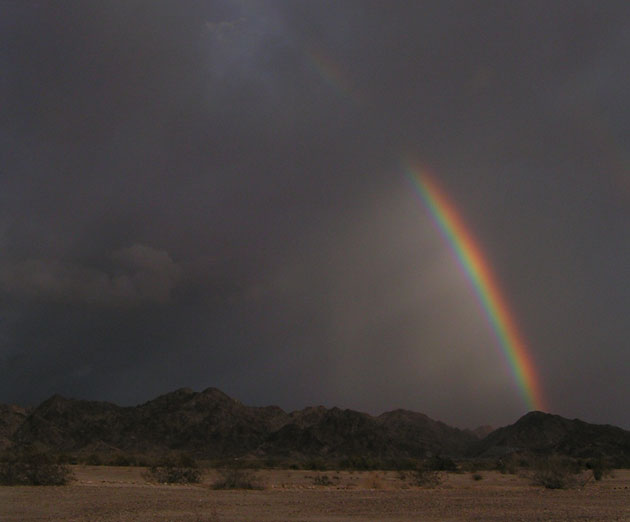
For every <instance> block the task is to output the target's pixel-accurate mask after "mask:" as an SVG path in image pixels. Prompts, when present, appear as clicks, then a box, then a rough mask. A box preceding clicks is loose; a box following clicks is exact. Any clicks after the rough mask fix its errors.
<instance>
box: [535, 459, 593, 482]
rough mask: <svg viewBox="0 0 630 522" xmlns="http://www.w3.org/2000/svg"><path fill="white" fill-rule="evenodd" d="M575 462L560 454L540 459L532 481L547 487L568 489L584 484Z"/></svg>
mask: <svg viewBox="0 0 630 522" xmlns="http://www.w3.org/2000/svg"><path fill="white" fill-rule="evenodd" d="M578 471H579V470H578V469H576V466H575V463H574V462H571V461H569V460H567V459H563V458H561V457H558V456H555V455H553V456H550V457H547V458H543V459H539V460H538V461H537V463H536V464H535V467H534V472H533V475H532V482H533V484H534V485H536V486H543V487H545V488H547V489H567V488H573V487H577V486H581V485H583V482H582V481H580V477H579V475H578Z"/></svg>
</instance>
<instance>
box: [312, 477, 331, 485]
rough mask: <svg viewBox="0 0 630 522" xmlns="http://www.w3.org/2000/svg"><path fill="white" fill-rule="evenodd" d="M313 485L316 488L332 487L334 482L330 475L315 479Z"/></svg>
mask: <svg viewBox="0 0 630 522" xmlns="http://www.w3.org/2000/svg"><path fill="white" fill-rule="evenodd" d="M313 484H314V485H316V486H332V485H333V481H332V480H330V477H329V476H328V475H317V476H316V477H315V478H314V479H313Z"/></svg>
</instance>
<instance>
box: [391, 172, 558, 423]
mask: <svg viewBox="0 0 630 522" xmlns="http://www.w3.org/2000/svg"><path fill="white" fill-rule="evenodd" d="M403 167H404V171H405V175H406V177H407V178H408V179H409V181H410V182H411V183H412V185H413V187H414V189H415V191H416V192H417V194H418V195H419V196H420V199H421V200H422V201H423V203H424V204H425V205H426V207H427V208H428V210H429V212H430V213H431V216H432V217H433V220H434V221H435V223H436V224H437V226H438V228H439V229H440V231H441V232H442V234H443V235H444V237H445V239H446V240H447V242H448V243H449V245H450V246H451V248H452V250H453V252H454V253H455V255H456V257H457V259H458V261H459V264H460V266H461V267H462V269H463V270H464V272H465V273H466V276H467V277H468V279H469V280H470V282H471V284H472V286H473V287H474V290H475V293H476V295H477V297H478V299H479V301H480V303H481V306H482V307H483V310H484V312H485V314H486V316H487V318H488V321H489V323H490V325H491V327H492V329H493V331H494V333H495V335H496V337H497V339H498V341H499V344H500V346H501V350H502V352H503V355H504V356H505V359H506V361H507V363H508V365H509V367H510V370H511V372H512V374H513V376H514V378H515V380H516V383H517V385H518V388H519V390H520V392H521V395H522V397H523V400H524V401H525V403H526V404H527V406H528V407H529V409H532V410H545V409H546V407H545V400H544V397H543V392H542V387H541V385H540V382H539V379H538V374H537V372H536V367H535V365H534V362H533V360H532V357H531V354H530V353H529V350H528V348H527V344H526V343H525V340H524V339H523V336H522V335H521V333H520V331H519V329H518V327H517V325H516V321H515V320H514V317H513V315H512V312H511V311H510V308H509V306H508V304H507V302H506V301H505V299H504V298H503V295H502V293H501V290H500V288H499V286H498V284H497V282H496V278H495V277H494V275H493V273H492V269H491V267H490V265H489V263H488V262H487V260H486V258H485V256H484V255H483V252H482V251H481V249H480V247H479V244H478V243H477V241H476V240H475V238H474V237H473V235H472V234H471V232H470V231H469V230H468V227H466V225H465V223H464V221H463V220H462V218H461V217H460V215H459V213H458V212H457V210H456V208H455V206H454V205H453V203H452V202H451V201H450V200H449V199H448V197H447V196H446V194H445V193H444V192H443V191H442V189H441V188H440V186H439V185H438V183H437V182H436V181H435V179H434V178H433V177H432V176H431V175H430V174H429V172H427V171H426V170H423V169H421V168H418V167H415V166H414V165H413V163H411V162H410V161H408V160H405V161H403Z"/></svg>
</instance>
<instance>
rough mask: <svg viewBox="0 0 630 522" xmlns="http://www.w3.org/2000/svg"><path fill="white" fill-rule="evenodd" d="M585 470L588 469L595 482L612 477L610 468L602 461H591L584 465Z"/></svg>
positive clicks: (600, 459)
mask: <svg viewBox="0 0 630 522" xmlns="http://www.w3.org/2000/svg"><path fill="white" fill-rule="evenodd" d="M586 469H590V470H591V472H592V473H593V478H594V479H595V480H597V481H599V480H602V479H603V478H604V477H608V476H611V475H612V468H611V466H610V465H609V464H608V462H606V461H605V460H604V459H602V458H599V459H593V460H590V461H589V462H587V463H586Z"/></svg>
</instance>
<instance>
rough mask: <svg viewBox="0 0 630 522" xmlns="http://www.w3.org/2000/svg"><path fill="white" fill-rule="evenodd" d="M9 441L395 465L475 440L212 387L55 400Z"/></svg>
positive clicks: (429, 425) (454, 450)
mask: <svg viewBox="0 0 630 522" xmlns="http://www.w3.org/2000/svg"><path fill="white" fill-rule="evenodd" d="M10 440H11V441H12V442H13V443H14V444H17V445H32V444H36V445H38V446H40V447H47V448H50V449H52V450H54V451H59V452H64V453H73V454H84V455H85V454H90V453H118V452H125V453H136V454H151V455H154V454H158V453H162V452H164V451H168V450H184V451H187V452H191V453H193V454H194V455H196V456H198V457H205V458H226V457H243V456H257V457H291V458H298V459H299V458H310V457H322V458H330V457H335V458H343V457H359V456H360V457H366V458H374V459H385V458H392V459H399V458H422V457H425V456H427V455H432V454H437V453H442V454H445V455H451V456H458V455H461V454H463V453H464V451H465V450H466V448H468V447H469V446H470V444H471V443H472V442H474V441H475V440H477V439H476V437H475V436H474V435H473V434H472V433H471V432H468V431H464V430H459V429H457V428H453V427H450V426H447V425H446V424H443V423H441V422H437V421H434V420H432V419H430V418H428V417H427V416H426V415H422V414H420V413H414V412H410V411H404V410H397V411H393V412H389V413H384V414H383V415H380V416H378V417H373V416H371V415H368V414H366V413H360V412H356V411H352V410H341V409H339V408H331V409H327V408H324V407H321V406H320V407H311V408H306V409H304V410H301V411H296V412H293V413H291V414H288V413H286V412H284V411H283V410H282V409H280V408H278V407H276V406H267V407H251V406H245V405H243V404H242V403H241V402H239V401H237V400H235V399H232V398H230V397H228V396H227V395H225V394H224V393H223V392H221V391H219V390H217V389H215V388H209V389H207V390H204V391H203V392H200V393H197V392H194V391H192V390H189V389H180V390H176V391H174V392H172V393H168V394H166V395H162V396H160V397H158V398H156V399H154V400H152V401H149V402H146V403H144V404H141V405H138V406H134V407H121V406H117V405H115V404H111V403H107V402H95V401H82V400H74V399H66V398H63V397H61V396H59V395H55V396H53V397H51V398H50V399H48V400H46V401H44V402H43V403H42V404H40V405H39V406H38V407H37V408H35V409H34V410H33V411H32V412H31V414H30V415H29V416H28V417H26V418H25V419H23V421H22V423H21V425H20V426H19V428H17V429H14V430H13V431H12V435H11V437H10Z"/></svg>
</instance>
